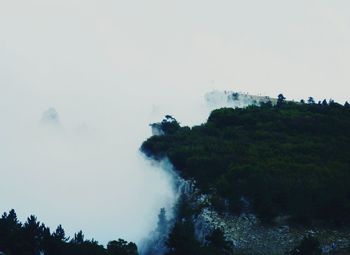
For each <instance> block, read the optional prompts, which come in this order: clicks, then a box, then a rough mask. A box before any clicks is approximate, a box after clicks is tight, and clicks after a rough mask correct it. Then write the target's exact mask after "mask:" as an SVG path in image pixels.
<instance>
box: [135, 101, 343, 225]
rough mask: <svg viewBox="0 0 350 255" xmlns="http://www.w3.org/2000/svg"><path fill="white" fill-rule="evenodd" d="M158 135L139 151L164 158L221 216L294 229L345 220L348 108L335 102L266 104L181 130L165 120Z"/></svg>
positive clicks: (221, 112) (217, 113) (215, 115)
mask: <svg viewBox="0 0 350 255" xmlns="http://www.w3.org/2000/svg"><path fill="white" fill-rule="evenodd" d="M152 127H153V128H158V129H160V131H161V132H160V133H162V134H163V135H160V136H153V137H151V138H149V139H148V140H147V141H145V142H144V143H143V145H142V147H141V150H142V151H143V152H144V153H145V154H146V155H148V156H149V157H153V158H155V159H158V160H159V159H162V158H164V157H168V158H169V160H170V161H171V162H172V164H173V165H174V166H175V168H176V169H177V170H178V171H179V172H180V174H181V175H182V176H183V177H184V178H186V179H194V180H195V181H196V183H197V185H198V187H199V188H200V189H201V190H202V191H203V192H204V193H207V194H210V195H211V197H212V203H213V205H214V206H215V207H216V209H218V210H224V211H229V212H232V213H240V212H242V211H245V210H252V211H254V212H255V213H256V214H258V215H259V216H260V218H261V219H263V220H266V221H270V220H272V219H273V218H275V217H276V216H280V215H283V216H286V215H287V216H290V219H291V220H292V221H294V222H296V223H301V224H308V223H311V222H315V221H320V222H326V223H334V224H342V223H344V222H346V223H348V222H349V220H350V185H349V183H350V147H349V145H350V105H349V104H348V103H345V105H340V104H338V103H336V102H334V101H333V100H330V101H326V100H324V101H322V102H321V101H320V102H318V103H316V102H315V100H314V99H313V98H311V97H310V98H309V99H308V100H307V102H305V101H304V100H302V101H301V102H289V101H286V100H285V97H284V96H283V95H279V96H278V100H277V104H275V105H273V104H272V103H271V102H267V103H263V104H262V105H261V106H259V107H258V106H250V107H247V108H244V109H238V108H236V109H233V108H222V109H218V110H214V111H213V112H212V113H211V114H210V116H209V118H208V121H207V123H205V124H202V125H200V126H194V127H192V128H189V127H180V125H179V123H178V122H177V121H176V120H175V119H174V118H172V117H171V116H167V118H166V119H165V120H163V121H162V122H161V123H156V124H154V125H152Z"/></svg>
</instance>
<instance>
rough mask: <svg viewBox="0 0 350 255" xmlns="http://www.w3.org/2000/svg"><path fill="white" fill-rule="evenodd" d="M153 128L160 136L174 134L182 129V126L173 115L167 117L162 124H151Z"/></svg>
mask: <svg viewBox="0 0 350 255" xmlns="http://www.w3.org/2000/svg"><path fill="white" fill-rule="evenodd" d="M151 127H152V128H153V129H155V130H157V131H158V133H160V134H173V133H175V132H176V131H177V130H178V129H179V128H180V124H179V123H178V122H177V121H176V119H175V118H173V117H172V116H171V115H166V116H165V119H163V120H162V122H160V123H154V124H151Z"/></svg>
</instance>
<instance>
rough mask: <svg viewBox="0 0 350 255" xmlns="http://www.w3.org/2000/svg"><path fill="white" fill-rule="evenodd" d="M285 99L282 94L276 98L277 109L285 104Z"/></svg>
mask: <svg viewBox="0 0 350 255" xmlns="http://www.w3.org/2000/svg"><path fill="white" fill-rule="evenodd" d="M285 100H286V98H285V97H284V96H283V94H279V95H278V96H277V107H278V108H280V107H281V106H282V105H283V104H284V103H285Z"/></svg>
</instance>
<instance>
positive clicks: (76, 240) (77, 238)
mask: <svg viewBox="0 0 350 255" xmlns="http://www.w3.org/2000/svg"><path fill="white" fill-rule="evenodd" d="M83 242H84V234H83V231H81V230H80V231H79V232H78V233H76V234H74V238H73V239H72V240H71V243H75V244H82V243H83Z"/></svg>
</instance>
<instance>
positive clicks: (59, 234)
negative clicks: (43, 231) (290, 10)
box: [52, 225, 69, 242]
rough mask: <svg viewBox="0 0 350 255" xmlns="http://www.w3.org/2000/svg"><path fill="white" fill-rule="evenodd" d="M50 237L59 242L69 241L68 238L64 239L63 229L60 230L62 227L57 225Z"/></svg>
mask: <svg viewBox="0 0 350 255" xmlns="http://www.w3.org/2000/svg"><path fill="white" fill-rule="evenodd" d="M52 236H53V237H54V238H55V239H56V240H59V241H63V242H66V241H68V240H69V237H66V233H65V232H64V229H63V228H62V225H58V227H57V228H56V230H55V232H54V233H53V234H52Z"/></svg>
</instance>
